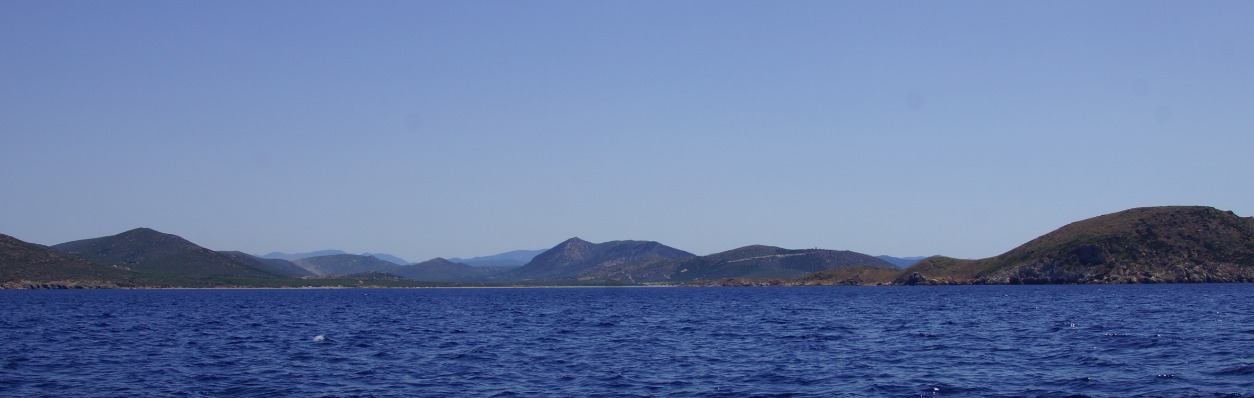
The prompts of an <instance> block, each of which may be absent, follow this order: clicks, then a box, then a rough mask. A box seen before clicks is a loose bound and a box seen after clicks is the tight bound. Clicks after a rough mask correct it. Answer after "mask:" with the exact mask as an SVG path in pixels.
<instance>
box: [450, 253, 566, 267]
mask: <svg viewBox="0 0 1254 398" xmlns="http://www.w3.org/2000/svg"><path fill="white" fill-rule="evenodd" d="M540 253H544V250H514V251H510V252H505V253H501V254H495V255H491V256H481V257H474V258H465V259H463V258H450V259H448V261H451V262H455V263H462V264H466V265H469V266H473V267H521V266H523V264H526V263H528V262H530V261H531V259H533V258H535V257H536V256H538V255H540Z"/></svg>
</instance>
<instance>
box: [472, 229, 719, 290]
mask: <svg viewBox="0 0 1254 398" xmlns="http://www.w3.org/2000/svg"><path fill="white" fill-rule="evenodd" d="M688 257H694V255H693V254H692V253H688V252H686V251H683V250H679V249H676V248H673V247H670V246H666V245H663V244H661V243H658V242H646V241H635V240H619V241H612V242H605V243H591V242H588V241H585V240H582V239H579V238H571V239H568V240H566V241H565V242H562V243H560V244H558V245H557V246H554V247H553V248H552V249H549V250H546V251H544V252H543V253H540V254H539V255H536V256H535V258H533V259H531V261H530V262H528V263H527V264H526V265H523V266H522V267H518V268H515V269H512V270H509V271H505V272H502V273H500V274H498V275H496V276H495V277H494V279H496V280H498V281H506V282H518V281H553V280H559V279H581V280H588V279H592V278H591V277H589V276H588V275H590V274H595V273H596V272H598V271H597V270H600V269H606V268H611V267H615V266H618V265H621V264H628V263H634V262H641V261H654V260H673V259H681V258H688Z"/></svg>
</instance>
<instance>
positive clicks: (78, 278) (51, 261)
mask: <svg viewBox="0 0 1254 398" xmlns="http://www.w3.org/2000/svg"><path fill="white" fill-rule="evenodd" d="M134 278H135V274H134V273H133V272H130V271H125V270H122V269H119V268H114V267H109V266H104V265H99V264H94V263H91V262H88V261H87V260H84V259H82V258H79V257H77V256H74V255H71V254H67V253H62V252H59V251H56V250H52V249H50V248H48V247H45V246H42V245H37V244H34V243H28V242H24V241H22V240H19V239H17V238H14V237H12V236H8V235H3V234H0V284H4V285H6V286H8V285H12V286H11V287H21V285H25V284H29V283H30V282H34V283H47V282H55V283H58V284H63V285H64V284H69V285H78V286H84V285H86V286H117V285H118V284H122V285H128V284H130V283H131V282H133V280H134Z"/></svg>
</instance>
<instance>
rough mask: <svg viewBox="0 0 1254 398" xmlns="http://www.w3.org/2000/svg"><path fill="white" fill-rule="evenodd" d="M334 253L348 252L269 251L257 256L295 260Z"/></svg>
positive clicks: (343, 252) (342, 252)
mask: <svg viewBox="0 0 1254 398" xmlns="http://www.w3.org/2000/svg"><path fill="white" fill-rule="evenodd" d="M336 254H348V253H347V252H345V251H343V250H318V251H312V252H308V253H283V252H270V253H267V254H265V255H261V256H257V257H261V258H268V259H275V260H287V261H296V260H300V259H302V258H310V257H322V256H333V255H336Z"/></svg>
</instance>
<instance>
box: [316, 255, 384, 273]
mask: <svg viewBox="0 0 1254 398" xmlns="http://www.w3.org/2000/svg"><path fill="white" fill-rule="evenodd" d="M292 263H295V264H296V265H298V266H300V267H301V268H304V269H305V270H307V271H309V272H312V273H313V274H314V275H319V276H322V275H352V274H360V273H366V272H382V273H389V274H392V273H396V271H397V270H399V269H400V268H401V266H400V265H397V264H394V263H392V262H390V261H385V260H380V259H379V258H378V257H373V256H360V255H356V254H333V255H330V256H318V257H308V258H302V259H298V260H296V261H293V262H292Z"/></svg>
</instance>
